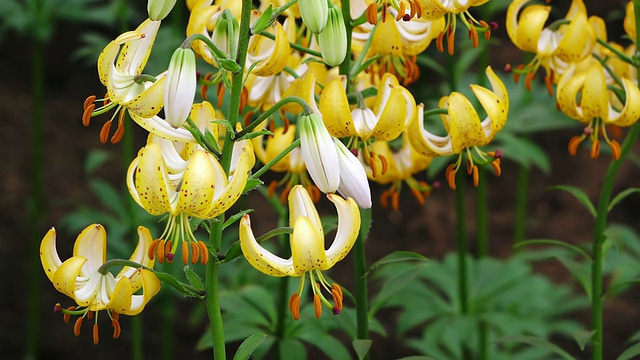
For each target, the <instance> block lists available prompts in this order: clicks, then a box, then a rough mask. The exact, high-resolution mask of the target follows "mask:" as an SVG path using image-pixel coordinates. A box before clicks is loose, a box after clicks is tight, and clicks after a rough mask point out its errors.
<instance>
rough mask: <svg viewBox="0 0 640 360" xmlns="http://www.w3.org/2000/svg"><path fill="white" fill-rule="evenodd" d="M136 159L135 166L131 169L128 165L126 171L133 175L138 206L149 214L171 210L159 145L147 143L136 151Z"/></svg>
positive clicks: (166, 175) (167, 184)
mask: <svg viewBox="0 0 640 360" xmlns="http://www.w3.org/2000/svg"><path fill="white" fill-rule="evenodd" d="M137 160H138V162H137V166H136V168H134V169H131V166H130V167H129V172H128V173H129V174H132V176H133V177H134V184H135V190H136V191H135V192H136V193H137V194H138V199H139V204H140V206H142V207H143V208H144V209H145V210H147V212H149V213H150V214H151V215H162V214H164V213H166V212H169V211H171V210H172V207H171V202H170V199H169V191H170V189H171V185H170V183H169V177H168V174H167V171H166V167H165V164H164V159H163V158H162V151H161V149H160V146H159V145H158V144H153V143H152V144H147V146H145V147H143V148H142V149H140V152H138V158H137ZM132 165H133V164H132ZM132 195H133V194H132ZM135 197H136V196H134V198H135Z"/></svg>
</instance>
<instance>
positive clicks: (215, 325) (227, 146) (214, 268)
mask: <svg viewBox="0 0 640 360" xmlns="http://www.w3.org/2000/svg"><path fill="white" fill-rule="evenodd" d="M251 6H252V2H251V0H242V13H241V16H240V38H239V39H238V57H237V58H236V62H237V63H238V65H240V70H239V71H238V72H237V73H235V74H233V76H232V78H231V99H230V103H229V112H228V113H227V120H228V121H229V122H230V123H231V125H232V126H233V127H235V124H236V123H237V122H238V116H239V115H240V114H239V113H240V95H241V93H242V86H243V83H242V82H243V76H244V63H245V60H246V57H247V47H248V45H249V34H250V32H249V23H250V21H251ZM232 150H233V141H232V139H231V134H230V131H227V133H226V136H225V142H224V147H223V149H222V156H221V159H220V165H222V168H223V169H224V171H225V172H228V171H229V167H230V164H231V154H232ZM224 219H225V215H224V214H221V215H220V216H218V218H217V221H212V222H211V228H210V231H211V233H210V234H209V246H210V247H211V249H212V250H213V251H214V252H215V253H217V252H218V251H219V250H220V245H221V243H222V224H224ZM219 266H220V264H219V263H218V261H217V259H211V260H209V262H208V263H207V266H206V270H205V274H206V275H205V276H206V278H205V287H206V290H207V295H206V298H205V302H206V307H207V314H208V315H209V331H210V333H211V339H212V342H213V357H214V359H217V360H224V359H226V350H225V344H224V328H223V324H222V313H221V311H220V299H219V297H218V273H219Z"/></svg>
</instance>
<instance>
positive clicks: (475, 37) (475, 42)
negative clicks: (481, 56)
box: [469, 27, 480, 48]
mask: <svg viewBox="0 0 640 360" xmlns="http://www.w3.org/2000/svg"><path fill="white" fill-rule="evenodd" d="M469 38H470V39H471V42H472V43H473V47H474V48H477V47H478V44H479V43H480V41H479V40H478V31H477V30H476V28H474V27H470V28H469Z"/></svg>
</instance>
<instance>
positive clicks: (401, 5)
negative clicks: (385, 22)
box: [396, 2, 405, 21]
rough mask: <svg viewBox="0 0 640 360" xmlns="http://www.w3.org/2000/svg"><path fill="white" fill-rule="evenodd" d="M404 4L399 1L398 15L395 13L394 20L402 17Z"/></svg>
mask: <svg viewBox="0 0 640 360" xmlns="http://www.w3.org/2000/svg"><path fill="white" fill-rule="evenodd" d="M404 10H405V5H404V3H403V2H401V3H400V8H399V9H398V15H396V21H400V19H402V18H403V17H404Z"/></svg>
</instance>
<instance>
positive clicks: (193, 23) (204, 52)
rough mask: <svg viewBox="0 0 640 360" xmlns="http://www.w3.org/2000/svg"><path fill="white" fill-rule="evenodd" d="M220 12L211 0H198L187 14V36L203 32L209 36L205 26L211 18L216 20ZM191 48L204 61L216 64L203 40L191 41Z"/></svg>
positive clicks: (218, 7)
mask: <svg viewBox="0 0 640 360" xmlns="http://www.w3.org/2000/svg"><path fill="white" fill-rule="evenodd" d="M220 14H222V11H220V6H217V5H213V6H211V1H208V0H204V1H199V2H198V4H196V6H195V8H194V10H192V11H191V15H190V16H189V22H188V23H187V37H189V36H191V35H195V34H205V36H210V35H209V31H208V30H207V26H208V24H209V22H210V21H211V20H212V19H214V20H217V18H218V16H219V15H220ZM214 24H215V22H214ZM191 48H193V50H194V51H195V52H196V53H197V54H198V55H200V56H202V58H203V59H204V61H206V62H208V63H209V64H211V65H214V66H216V65H217V64H216V62H215V60H214V58H213V54H212V53H211V51H210V50H209V48H208V47H207V45H205V43H204V42H202V41H199V40H196V41H193V42H192V43H191Z"/></svg>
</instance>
